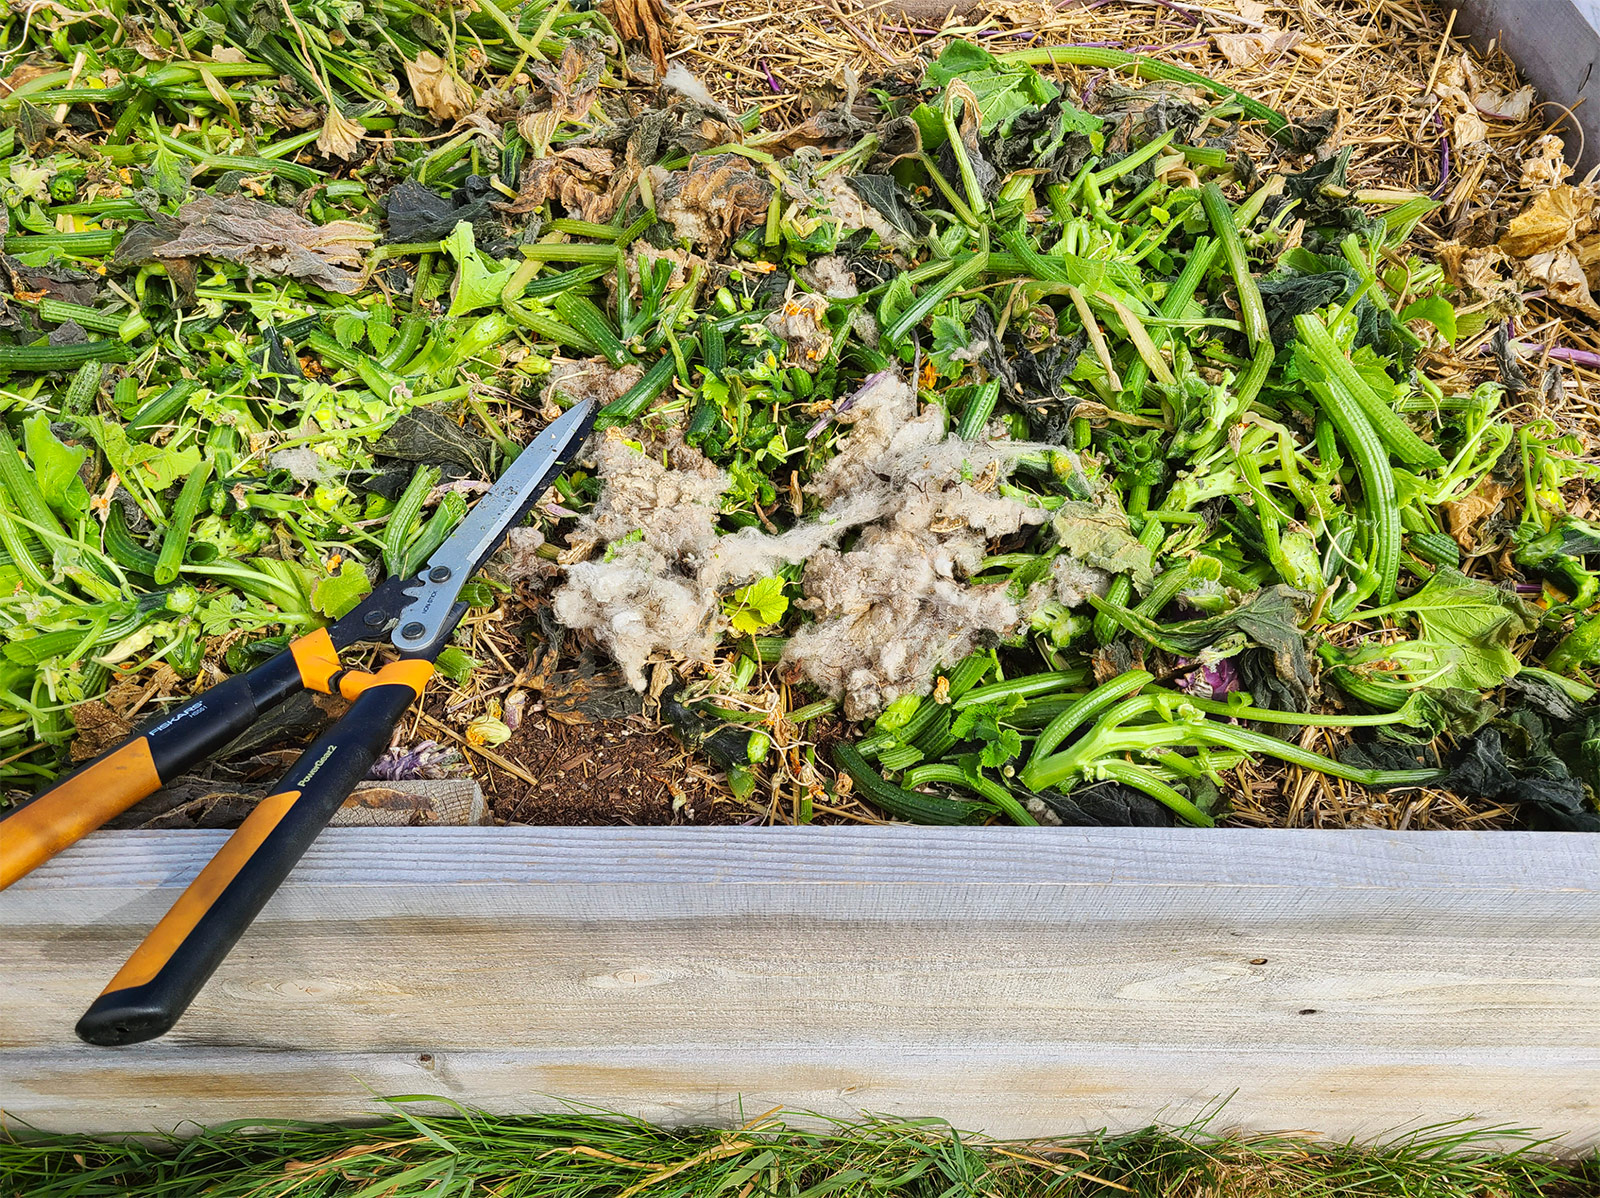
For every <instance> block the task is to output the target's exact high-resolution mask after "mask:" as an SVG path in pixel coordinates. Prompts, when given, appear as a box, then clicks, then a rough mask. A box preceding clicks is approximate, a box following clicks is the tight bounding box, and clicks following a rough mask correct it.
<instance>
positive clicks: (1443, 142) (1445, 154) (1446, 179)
mask: <svg viewBox="0 0 1600 1198" xmlns="http://www.w3.org/2000/svg"><path fill="white" fill-rule="evenodd" d="M1433 127H1434V128H1435V129H1438V130H1439V186H1437V187H1435V188H1434V189H1433V191H1432V193H1431V194H1429V196H1428V198H1429V199H1430V200H1437V199H1438V198H1439V197H1440V196H1442V195H1443V194H1444V189H1445V187H1446V186H1448V185H1449V183H1450V134H1449V133H1448V132H1447V131H1446V130H1445V127H1444V118H1443V117H1442V116H1440V115H1439V114H1438V113H1437V112H1436V113H1434V114H1433Z"/></svg>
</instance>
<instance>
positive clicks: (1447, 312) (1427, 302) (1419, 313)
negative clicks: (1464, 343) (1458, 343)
mask: <svg viewBox="0 0 1600 1198" xmlns="http://www.w3.org/2000/svg"><path fill="white" fill-rule="evenodd" d="M1400 319H1401V321H1402V322H1404V321H1412V320H1425V321H1427V322H1428V323H1429V324H1431V325H1432V326H1433V327H1434V328H1436V329H1438V330H1439V332H1440V333H1441V334H1443V336H1444V339H1445V340H1446V341H1448V342H1449V343H1450V344H1452V345H1453V344H1455V340H1456V310H1455V308H1454V307H1452V306H1451V304H1450V301H1449V300H1447V299H1445V298H1444V297H1443V296H1441V295H1428V296H1424V297H1423V298H1422V299H1419V300H1413V301H1412V302H1411V303H1409V304H1407V305H1406V308H1405V311H1404V312H1402V313H1400Z"/></svg>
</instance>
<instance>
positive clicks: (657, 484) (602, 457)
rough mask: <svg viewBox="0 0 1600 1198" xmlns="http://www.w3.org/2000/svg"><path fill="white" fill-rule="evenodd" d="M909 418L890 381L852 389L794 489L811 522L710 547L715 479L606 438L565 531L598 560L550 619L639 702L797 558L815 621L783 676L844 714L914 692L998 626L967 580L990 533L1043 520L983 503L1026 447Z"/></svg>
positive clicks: (720, 489) (1019, 505) (797, 641)
mask: <svg viewBox="0 0 1600 1198" xmlns="http://www.w3.org/2000/svg"><path fill="white" fill-rule="evenodd" d="M916 409H917V401H916V396H915V393H914V392H913V391H912V390H911V388H910V387H909V386H908V385H907V384H906V383H905V382H903V381H902V380H901V379H899V378H898V377H897V376H896V375H895V374H894V373H893V372H890V371H885V372H882V373H880V374H878V375H874V376H873V377H872V378H870V379H868V380H867V382H866V383H865V384H864V385H863V386H862V388H861V389H860V390H859V391H857V392H856V394H855V395H854V396H852V397H851V398H850V400H849V401H847V402H846V404H843V405H841V410H840V411H839V412H838V413H837V416H836V418H837V420H838V421H839V422H840V423H841V424H844V425H848V426H849V432H848V435H846V436H845V437H844V438H843V439H842V448H841V449H840V452H839V453H838V454H837V455H836V456H835V457H834V458H832V459H831V460H830V461H829V462H828V463H827V464H826V465H825V466H824V467H823V468H822V469H821V470H819V471H818V473H817V475H816V477H815V478H814V479H813V480H812V482H811V484H810V485H809V486H808V487H807V488H806V491H807V493H808V494H809V495H810V496H811V497H813V498H815V499H817V500H819V501H820V502H821V504H822V511H821V513H820V514H819V515H817V516H816V517H814V518H812V519H808V520H803V521H801V522H800V523H799V524H797V525H795V527H793V528H791V529H789V530H788V531H786V532H782V533H776V534H772V533H766V532H762V531H761V530H759V529H755V528H745V529H741V530H739V531H738V532H736V533H733V534H730V535H726V536H723V535H719V533H718V532H717V528H716V519H717V514H718V510H719V506H720V503H721V497H722V495H723V493H724V492H725V491H726V490H727V488H728V486H729V479H728V476H727V475H726V474H725V473H724V472H722V471H720V470H718V469H717V468H715V467H714V466H712V465H711V464H710V463H709V462H707V461H706V459H705V458H704V457H703V456H702V455H701V454H700V453H699V451H698V450H696V449H693V448H692V447H689V446H687V445H685V444H684V443H683V442H682V440H681V438H678V437H677V435H676V434H673V436H672V437H671V438H670V439H669V440H667V441H665V442H663V443H662V444H661V445H647V447H646V449H647V452H640V450H639V449H638V448H636V447H635V445H634V444H630V443H629V441H628V440H627V439H625V438H624V437H623V436H622V435H621V434H620V433H618V432H617V431H616V430H612V432H611V433H610V434H609V435H608V436H607V438H606V439H605V440H604V441H603V442H602V443H601V446H600V449H599V452H598V472H599V476H600V479H601V481H602V483H603V490H602V493H601V498H600V501H599V502H598V503H597V504H596V506H595V509H594V511H593V512H592V513H591V514H590V515H589V516H588V517H587V518H586V519H585V521H584V525H583V527H582V529H580V535H581V536H583V537H586V538H587V539H589V540H590V541H591V542H592V543H594V544H599V543H601V542H604V543H605V545H606V549H605V551H604V555H603V557H602V558H601V559H599V560H593V561H586V562H579V563H576V564H574V565H572V566H571V567H569V569H568V572H567V579H566V582H565V583H564V584H563V585H562V586H561V587H560V588H559V589H558V590H557V591H556V593H555V596H554V604H555V612H556V616H557V618H559V619H560V620H561V621H562V622H563V623H565V624H566V625H567V626H568V627H571V628H575V629H581V630H584V631H588V632H589V633H591V634H592V635H593V636H594V637H595V639H596V640H597V641H599V642H600V643H601V644H602V645H603V646H605V648H606V649H607V650H608V651H609V652H610V653H611V654H612V656H613V657H615V658H616V660H617V661H618V663H619V664H620V665H621V666H622V667H623V670H624V673H625V674H626V676H627V677H628V680H629V681H630V682H631V683H632V684H633V685H634V686H635V687H636V688H639V689H641V690H642V689H643V688H644V685H645V675H644V666H645V665H646V663H647V662H648V661H650V660H651V659H652V658H656V657H664V658H668V659H677V660H680V661H693V662H700V663H708V662H709V661H710V660H711V658H712V655H713V653H714V651H715V649H716V645H717V642H718V640H719V638H720V637H721V635H722V634H723V633H724V632H725V631H726V629H727V621H726V618H725V617H724V616H723V614H722V610H721V604H720V602H719V600H720V599H721V597H722V595H723V594H724V593H726V592H727V591H728V590H730V589H731V588H733V587H736V586H739V585H742V584H744V583H747V582H750V581H752V580H753V579H756V578H760V577H764V576H767V575H770V574H772V573H773V572H774V571H776V570H777V569H779V568H780V567H782V566H783V565H786V564H793V563H796V562H802V561H803V562H805V563H806V565H805V572H804V574H803V575H802V578H801V591H802V598H801V599H800V601H799V606H800V608H801V609H802V610H804V611H807V612H809V613H811V614H812V616H813V617H814V620H813V622H812V623H810V624H807V625H804V626H803V627H801V628H800V629H799V630H798V631H797V632H796V633H795V635H794V636H793V637H792V638H791V639H790V641H789V644H788V647H787V648H786V650H785V652H784V657H783V664H784V665H785V666H788V667H791V668H792V669H794V670H795V671H797V672H798V673H799V674H800V675H801V676H803V677H805V678H806V679H807V680H808V681H810V682H811V683H812V684H813V685H815V686H817V687H818V688H820V689H821V690H823V691H825V692H826V693H828V694H830V695H832V696H834V697H836V698H839V699H841V700H842V701H843V704H844V709H845V714H846V715H847V716H849V717H850V718H851V719H865V718H869V717H870V716H872V715H875V714H876V713H877V712H878V711H881V710H882V708H883V707H884V706H885V705H887V704H888V703H891V702H893V701H894V700H895V699H896V698H898V697H899V696H901V695H904V694H917V693H926V692H927V691H928V690H930V689H931V688H932V685H933V674H934V671H935V669H936V668H937V667H938V666H939V665H940V664H942V663H949V662H953V661H956V660H958V659H960V658H961V657H963V656H965V655H966V654H967V653H968V652H970V651H971V650H972V648H973V647H974V646H975V645H976V644H977V642H978V641H979V640H980V639H981V638H984V637H1000V636H1004V635H1006V634H1007V633H1009V632H1011V631H1012V630H1014V629H1015V627H1016V625H1017V623H1018V621H1019V619H1020V613H1019V611H1018V609H1017V606H1016V604H1015V603H1013V602H1012V601H1011V599H1010V598H1008V597H1007V595H1006V593H1005V589H1004V588H1003V587H998V586H973V585H971V584H970V583H968V582H967V581H966V578H967V577H968V576H970V575H971V574H972V573H973V572H975V571H976V570H977V568H978V566H979V563H980V562H981V561H982V560H983V555H984V553H985V550H986V545H987V542H988V540H989V539H990V538H992V537H998V536H1005V535H1009V534H1011V533H1015V532H1017V531H1018V530H1020V529H1021V528H1023V527H1024V526H1027V525H1037V524H1041V523H1043V522H1044V521H1045V520H1046V519H1048V513H1047V512H1046V511H1044V509H1042V508H1039V507H1036V506H1033V505H1030V504H1027V503H1024V502H1022V501H1020V500H1017V499H1012V498H1009V497H1007V496H1003V495H1000V494H998V493H997V487H998V484H999V482H1000V481H1002V480H1003V478H1004V477H1005V476H1006V475H1007V474H1008V473H1009V472H1010V469H1011V466H1012V465H1013V464H1014V462H1015V460H1016V458H1017V457H1018V456H1019V455H1020V454H1021V453H1023V452H1027V451H1030V450H1033V449H1036V448H1038V447H1036V446H1031V445H1026V444H1016V443H1013V444H1008V443H1004V442H999V443H990V442H983V441H964V440H961V439H960V438H957V437H954V436H947V435H946V433H945V415H944V412H943V410H942V409H939V408H930V409H929V410H928V411H926V412H922V413H920V414H919V413H918V412H917V410H916ZM663 456H665V458H666V462H665V464H664V463H663V461H662V458H663ZM855 529H859V530H860V535H859V537H858V538H857V539H856V542H855V544H854V545H853V546H851V547H850V549H849V550H848V551H841V550H840V549H839V548H838V544H839V541H840V539H841V538H842V537H843V536H844V534H845V533H846V532H849V531H851V530H855Z"/></svg>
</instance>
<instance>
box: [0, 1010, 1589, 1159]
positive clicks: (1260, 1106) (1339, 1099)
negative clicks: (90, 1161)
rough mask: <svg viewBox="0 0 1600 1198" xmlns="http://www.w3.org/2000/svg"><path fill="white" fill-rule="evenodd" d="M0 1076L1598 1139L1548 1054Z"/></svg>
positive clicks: (688, 1058) (150, 1070)
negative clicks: (1453, 1122) (1482, 1129)
mask: <svg viewBox="0 0 1600 1198" xmlns="http://www.w3.org/2000/svg"><path fill="white" fill-rule="evenodd" d="M0 1071H3V1076H4V1077H5V1078H6V1079H7V1080H6V1082H5V1085H6V1090H7V1094H8V1103H7V1105H8V1106H9V1107H10V1108H11V1110H12V1111H14V1112H15V1113H17V1114H19V1115H21V1114H26V1116H27V1118H29V1119H30V1120H31V1121H32V1122H33V1123H34V1124H35V1125H36V1126H41V1127H56V1128H60V1127H73V1128H79V1129H82V1130H86V1131H124V1130H127V1129H129V1128H151V1127H158V1128H173V1127H177V1126H178V1124H179V1123H180V1122H181V1121H182V1120H185V1119H192V1120H196V1121H198V1122H200V1123H206V1122H213V1123H214V1122H217V1121H219V1120H223V1119H239V1118H261V1119H269V1118H282V1117H294V1118H308V1119H345V1120H350V1119H357V1120H359V1119H363V1118H371V1117H375V1116H377V1115H380V1114H382V1113H383V1109H384V1108H383V1105H382V1103H381V1102H379V1101H378V1098H377V1096H380V1095H385V1094H432V1095H439V1096H442V1097H447V1098H453V1099H455V1100H456V1101H458V1102H462V1103H467V1104H477V1105H480V1106H483V1107H487V1108H490V1109H493V1110H497V1111H501V1112H508V1113H509V1112H524V1111H535V1110H553V1109H558V1108H559V1107H560V1106H561V1105H562V1101H561V1100H562V1099H563V1098H565V1097H570V1096H576V1097H578V1098H581V1099H582V1100H583V1101H585V1102H588V1103H593V1104H596V1105H599V1106H601V1107H603V1108H605V1109H608V1110H618V1111H627V1112H630V1113H633V1114H636V1115H638V1116H641V1117H643V1118H647V1119H651V1120H654V1121H657V1122H661V1123H665V1124H669V1125H691V1124H706V1123H713V1124H724V1125H726V1124H737V1123H740V1122H743V1121H744V1120H746V1119H748V1118H750V1117H751V1116H753V1115H756V1114H759V1113H761V1112H763V1111H766V1110H769V1109H771V1108H772V1107H774V1106H777V1105H780V1104H787V1105H789V1106H790V1107H791V1108H792V1109H798V1110H804V1111H810V1112H813V1113H815V1114H818V1115H824V1116H832V1117H845V1118H848V1117H851V1116H855V1115H858V1114H860V1113H862V1112H871V1113H877V1114H889V1115H907V1116H920V1117H927V1116H929V1115H935V1114H936V1115H939V1116H942V1117H945V1118H948V1119H949V1120H950V1121H951V1122H952V1123H954V1124H955V1125H956V1126H957V1127H966V1128H974V1127H982V1128H987V1129H988V1130H989V1131H990V1132H991V1133H992V1134H995V1135H1002V1136H1018V1137H1021V1136H1038V1135H1052V1134H1062V1133H1066V1132H1072V1131H1078V1130H1083V1129H1095V1128H1101V1127H1109V1128H1112V1129H1114V1130H1126V1129H1130V1128H1136V1127H1143V1126H1146V1125H1147V1124H1149V1123H1150V1122H1151V1121H1152V1120H1153V1119H1160V1120H1162V1121H1164V1122H1169V1123H1182V1122H1185V1121H1188V1120H1190V1119H1193V1118H1196V1117H1199V1116H1202V1115H1204V1114H1206V1113H1208V1112H1214V1111H1216V1109H1217V1108H1218V1107H1219V1106H1220V1107H1221V1114H1220V1115H1219V1116H1218V1117H1217V1118H1216V1120H1215V1122H1214V1123H1213V1125H1212V1126H1213V1127H1214V1128H1217V1129H1221V1128H1224V1127H1243V1128H1272V1129H1279V1130H1283V1129H1291V1128H1293V1129H1304V1130H1307V1131H1311V1132H1318V1133H1321V1134H1323V1135H1327V1136H1339V1137H1344V1136H1355V1137H1358V1138H1363V1139H1380V1138H1383V1137H1385V1136H1388V1135H1390V1134H1393V1133H1395V1132H1397V1131H1400V1130H1404V1129H1411V1128H1415V1127H1418V1126H1420V1125H1423V1124H1425V1123H1426V1122H1427V1121H1428V1120H1429V1119H1430V1118H1431V1117H1432V1116H1433V1115H1434V1113H1436V1112H1437V1111H1438V1110H1439V1109H1441V1108H1447V1109H1449V1110H1451V1111H1453V1112H1455V1113H1458V1114H1459V1113H1469V1114H1470V1115H1471V1116H1472V1117H1471V1120H1470V1121H1471V1122H1472V1123H1474V1124H1476V1125H1479V1126H1498V1127H1528V1126H1539V1127H1547V1128H1551V1127H1566V1128H1579V1129H1584V1128H1587V1129H1588V1130H1587V1131H1580V1132H1578V1133H1577V1134H1571V1135H1568V1136H1567V1137H1566V1139H1565V1141H1564V1142H1565V1143H1566V1144H1567V1145H1568V1146H1570V1147H1571V1148H1573V1149H1582V1148H1585V1147H1592V1146H1593V1145H1594V1144H1595V1143H1596V1142H1597V1141H1600V1135H1597V1133H1596V1131H1595V1129H1594V1094H1595V1082H1596V1076H1597V1064H1596V1062H1595V1060H1594V1059H1593V1058H1590V1059H1588V1060H1574V1059H1572V1058H1571V1057H1570V1056H1568V1055H1566V1054H1561V1053H1548V1052H1503V1053H1464V1052H1459V1051H1449V1052H1428V1053H1422V1052H1413V1053H1398V1054H1394V1053H1391V1054H1380V1053H1370V1052H1369V1053H1351V1052H1321V1053H1306V1052H1281V1051H1276V1052H1275V1051H1265V1050H1260V1049H1252V1048H1229V1049H1226V1050H1209V1051H1208V1050H1191V1051H1181V1050H1174V1049H1171V1048H1167V1047H1164V1046H1161V1045H1147V1046H1144V1047H1142V1048H1141V1049H1140V1050H1138V1051H1133V1052H1130V1051H1129V1050H1128V1049H1126V1048H1124V1047H1122V1046H1115V1047H1105V1046H1101V1045H1095V1044H1090V1043H1083V1042H1072V1041H1068V1042H1063V1043H1058V1044H1052V1045H1049V1046H1043V1047H1039V1048H1028V1049H1019V1048H1018V1047H1017V1046H1016V1045H1014V1044H1009V1043H1003V1042H1002V1043H992V1042H985V1041H982V1040H978V1039H974V1038H970V1037H964V1036H959V1035H952V1037H950V1038H949V1039H948V1040H947V1041H946V1042H944V1043H940V1044H937V1045H912V1044H906V1043H904V1042H902V1041H898V1040H891V1041H871V1040H863V1039H859V1038H856V1039H840V1040H838V1041H836V1042H834V1043H831V1044H829V1045H827V1046H825V1047H819V1046H817V1045H815V1044H811V1043H806V1042H794V1041H790V1040H786V1039H782V1038H775V1037H766V1038H765V1039H764V1040H763V1042H761V1043H751V1044H742V1045H731V1044H729V1043H727V1042H726V1041H725V1040H720V1039H719V1040H716V1041H713V1042H710V1043H707V1044H704V1045H697V1046H688V1047H680V1048H661V1047H659V1046H654V1045H640V1044H638V1043H635V1042H627V1041H624V1042H619V1043H617V1044H614V1045H612V1046H610V1047H609V1048H608V1049H607V1050H606V1051H605V1052H604V1053H597V1052H595V1051H592V1050H588V1049H562V1048H550V1049H546V1050H542V1051H539V1052H526V1051H523V1052H505V1051H445V1050H439V1049H434V1048H429V1047H428V1046H426V1045H418V1047H417V1048H415V1049H413V1050H411V1051H407V1052H395V1053H378V1052H367V1053H331V1052H292V1053H276V1052H261V1051H256V1050H250V1049H244V1048H227V1047H217V1048H213V1049H211V1050H209V1051H207V1052H204V1053H197V1052H195V1051H194V1050H193V1049H192V1048H190V1047H177V1046H169V1045H158V1046H146V1047H143V1048H140V1049H136V1050H123V1051H120V1052H117V1053H115V1054H113V1059H112V1060H111V1061H110V1063H107V1061H106V1060H105V1057H104V1056H103V1055H101V1054H98V1053H94V1052H93V1051H92V1050H88V1049H82V1050H81V1051H80V1050H78V1049H64V1050H61V1051H58V1052H14V1051H7V1052H0ZM1223 1082H1229V1083H1231V1085H1229V1084H1225V1085H1222V1086H1220V1088H1219V1083H1223ZM1445 1096H1451V1097H1452V1100H1451V1101H1446V1100H1445ZM1224 1099H1226V1100H1227V1101H1226V1103H1225V1104H1224V1103H1223V1101H1222V1100H1224ZM424 1109H427V1108H424ZM437 1109H438V1110H439V1111H440V1113H449V1110H448V1108H445V1107H442V1106H441V1107H439V1108H437ZM180 1130H181V1129H180Z"/></svg>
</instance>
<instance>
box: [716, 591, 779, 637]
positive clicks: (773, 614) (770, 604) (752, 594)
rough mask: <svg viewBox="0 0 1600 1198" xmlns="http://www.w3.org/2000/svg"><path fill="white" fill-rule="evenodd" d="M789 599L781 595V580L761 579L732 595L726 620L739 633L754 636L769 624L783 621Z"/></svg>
mask: <svg viewBox="0 0 1600 1198" xmlns="http://www.w3.org/2000/svg"><path fill="white" fill-rule="evenodd" d="M788 610H789V599H788V597H787V596H786V595H785V594H784V593H783V579H781V578H762V579H758V580H757V581H755V582H752V583H751V584H750V585H749V586H747V587H740V588H739V589H738V590H737V591H735V592H734V593H733V597H732V606H731V607H730V608H729V610H728V618H729V619H730V620H732V621H733V626H734V628H735V629H737V630H738V631H739V632H746V633H750V634H751V635H754V634H755V633H757V632H760V631H761V630H762V629H763V628H765V627H767V625H769V624H776V623H777V622H778V621H779V620H781V619H783V613H784V612H786V611H788Z"/></svg>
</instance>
